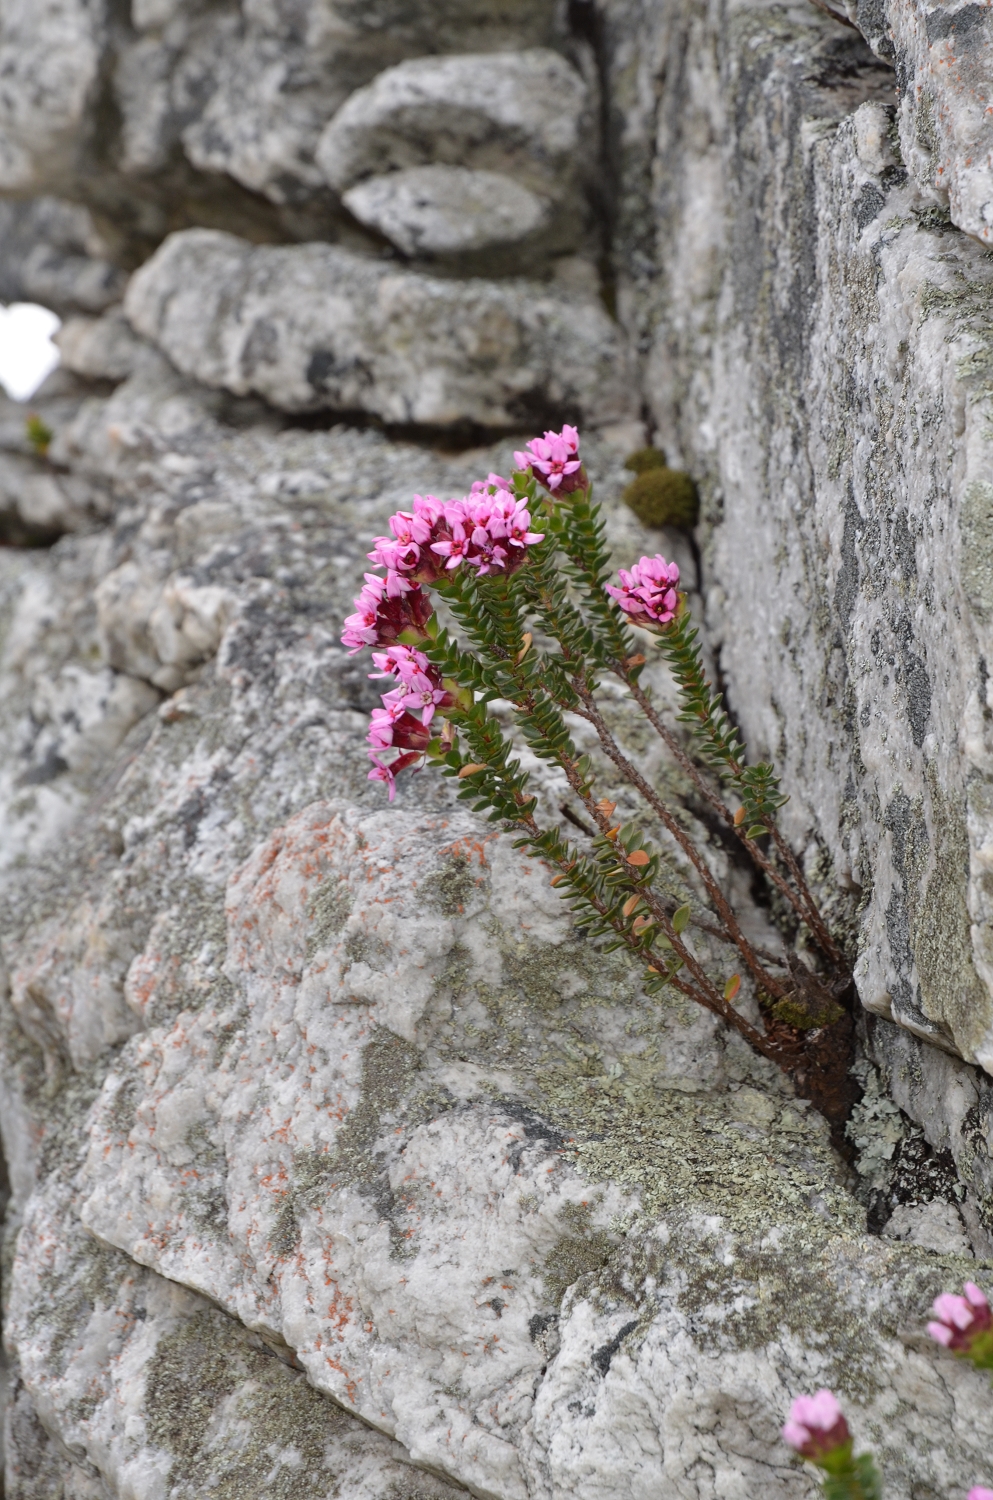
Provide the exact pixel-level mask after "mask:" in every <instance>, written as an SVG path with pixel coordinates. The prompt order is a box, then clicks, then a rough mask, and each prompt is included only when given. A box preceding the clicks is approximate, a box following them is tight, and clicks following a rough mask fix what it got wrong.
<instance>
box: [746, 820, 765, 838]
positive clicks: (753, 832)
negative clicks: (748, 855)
mask: <svg viewBox="0 0 993 1500" xmlns="http://www.w3.org/2000/svg"><path fill="white" fill-rule="evenodd" d="M768 832H769V830H768V828H767V827H766V826H765V824H764V823H753V824H752V826H751V828H746V829H745V838H746V839H759V838H761V837H762V835H763V834H764V833H768Z"/></svg>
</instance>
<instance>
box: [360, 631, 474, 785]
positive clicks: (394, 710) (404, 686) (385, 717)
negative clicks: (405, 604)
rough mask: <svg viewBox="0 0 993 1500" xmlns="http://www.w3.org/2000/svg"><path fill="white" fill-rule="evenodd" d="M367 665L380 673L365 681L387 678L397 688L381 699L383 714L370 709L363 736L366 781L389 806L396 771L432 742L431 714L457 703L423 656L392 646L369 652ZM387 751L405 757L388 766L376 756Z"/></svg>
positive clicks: (378, 710)
mask: <svg viewBox="0 0 993 1500" xmlns="http://www.w3.org/2000/svg"><path fill="white" fill-rule="evenodd" d="M372 659H373V661H374V662H375V663H376V666H377V667H379V671H378V672H370V673H369V676H370V677H388V678H391V679H392V680H393V681H394V682H395V683H396V687H394V688H392V689H391V690H390V691H389V692H388V693H384V694H383V706H382V708H374V709H373V711H372V722H371V723H370V725H369V733H368V735H367V736H366V738H367V740H368V741H369V744H370V745H371V746H372V749H371V750H370V751H369V755H370V757H371V759H372V762H373V768H372V770H371V771H370V772H369V780H370V781H384V782H385V783H386V785H387V787H388V789H389V793H390V801H391V802H392V801H393V798H394V797H395V796H396V773H397V771H402V770H404V769H405V768H406V767H407V766H411V765H413V764H414V762H415V761H416V760H419V759H420V757H421V756H422V755H423V754H424V751H425V750H426V749H427V747H428V745H429V744H430V742H431V739H432V736H433V731H432V729H431V727H430V726H431V720H432V719H433V718H434V714H435V710H436V709H439V708H452V707H454V704H455V701H456V700H455V696H454V694H453V693H451V692H449V691H448V689H447V688H446V687H445V686H444V685H443V683H442V680H441V676H440V674H439V672H438V669H437V668H436V667H433V666H432V665H431V663H430V662H429V661H428V659H427V657H426V656H425V655H424V652H423V651H414V650H412V648H411V647H410V646H404V645H400V644H397V645H393V646H390V647H389V648H388V649H387V650H386V651H377V652H374V653H373V658H372ZM389 749H395V750H400V751H402V752H404V753H402V754H401V755H399V756H397V757H396V759H395V760H393V761H391V762H390V764H389V765H387V764H385V763H384V762H383V761H381V760H380V758H379V753H380V751H382V750H389Z"/></svg>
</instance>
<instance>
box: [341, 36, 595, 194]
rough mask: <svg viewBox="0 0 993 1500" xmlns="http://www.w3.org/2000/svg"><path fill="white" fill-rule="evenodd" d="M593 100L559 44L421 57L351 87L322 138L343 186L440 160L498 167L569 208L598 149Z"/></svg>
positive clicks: (439, 161)
mask: <svg viewBox="0 0 993 1500" xmlns="http://www.w3.org/2000/svg"><path fill="white" fill-rule="evenodd" d="M592 106H593V100H592V98H591V96H590V91H589V89H588V87H587V85H586V83H585V81H584V79H583V78H582V77H581V75H580V74H579V73H577V71H576V70H575V69H574V68H573V67H572V66H570V64H569V63H568V62H566V60H565V58H563V57H561V56H560V55H559V54H558V53H556V52H551V51H549V50H547V49H544V48H533V49H531V50H529V51H527V52H508V53H500V54H494V55H491V56H480V55H476V56H473V55H468V56H460V57H420V58H415V59H413V60H412V61H410V62H404V63H400V64H399V66H397V67H395V68H388V69H387V70H386V71H385V72H383V73H380V74H379V76H378V77H377V78H376V79H375V80H374V81H373V82H372V83H371V84H369V85H367V87H365V88H363V89H357V90H356V91H355V93H354V94H352V95H351V97H350V98H349V99H348V101H347V103H345V104H344V105H343V106H342V108H341V109H340V110H339V111H338V113H337V114H336V115H335V117H334V119H333V120H332V121H331V123H330V124H329V125H328V127H327V129H326V130H325V132H324V134H323V135H322V137H321V141H320V145H319V146H318V150H317V161H318V165H319V166H320V167H321V169H322V170H323V172H324V174H325V176H326V177H327V179H328V181H329V182H330V183H331V185H332V187H334V188H336V189H337V190H338V191H339V192H343V191H344V190H345V189H346V188H349V187H352V186H353V185H354V184H355V183H356V182H360V181H362V180H364V179H365V178H368V177H379V176H382V175H383V174H384V173H385V172H389V171H403V170H405V169H407V168H410V167H420V166H430V165H434V164H442V165H446V166H463V167H472V168H477V169H479V170H482V171H493V172H500V173H503V174H505V175H507V176H509V177H513V178H515V179H516V180H517V181H519V182H520V183H522V184H523V185H524V186H525V187H529V188H531V189H532V190H534V191H536V192H538V193H542V194H545V195H549V194H551V195H554V196H555V197H556V198H558V199H559V200H560V201H565V200H568V201H570V206H572V207H573V209H575V202H574V201H573V200H574V199H575V196H576V188H577V184H579V183H581V182H582V181H583V179H584V177H588V175H589V172H590V167H591V165H592V158H593V157H594V156H595V145H594V130H593V118H592Z"/></svg>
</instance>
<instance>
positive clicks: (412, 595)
mask: <svg viewBox="0 0 993 1500" xmlns="http://www.w3.org/2000/svg"><path fill="white" fill-rule="evenodd" d="M433 614H434V610H433V609H432V608H431V603H430V601H429V599H428V596H427V594H425V592H424V590H423V589H422V588H421V586H420V584H419V583H411V582H410V581H409V579H407V578H403V577H402V576H401V575H400V574H399V573H395V572H392V571H391V572H389V573H387V575H386V577H385V578H380V576H379V574H378V573H367V574H366V575H365V583H364V584H363V586H362V592H361V593H360V594H359V596H358V598H357V599H356V600H355V613H354V614H353V615H349V616H348V618H347V619H346V620H345V628H344V630H343V631H342V633H341V642H342V645H343V646H347V647H348V649H349V653H350V655H352V656H354V655H355V653H356V651H361V650H362V648H363V646H389V645H391V644H392V643H393V642H394V641H395V640H397V639H398V638H399V637H400V636H401V635H404V634H406V635H413V636H415V637H417V638H418V639H419V640H422V641H426V640H427V639H428V633H427V629H426V626H427V622H428V620H430V618H431V616H432V615H433Z"/></svg>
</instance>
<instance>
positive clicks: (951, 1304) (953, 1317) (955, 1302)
mask: <svg viewBox="0 0 993 1500" xmlns="http://www.w3.org/2000/svg"><path fill="white" fill-rule="evenodd" d="M962 1291H963V1293H964V1294H965V1295H964V1296H962V1297H956V1296H955V1295H954V1294H953V1293H952V1292H943V1293H942V1294H941V1296H940V1297H936V1298H935V1299H934V1311H935V1313H936V1315H937V1318H936V1321H935V1322H932V1323H929V1324H928V1325H927V1331H928V1333H929V1334H930V1335H931V1337H932V1338H933V1339H936V1340H937V1341H938V1343H939V1344H943V1345H944V1346H945V1348H946V1349H951V1351H952V1353H953V1354H962V1355H964V1356H965V1357H966V1358H967V1359H972V1360H974V1361H975V1362H976V1363H977V1364H982V1365H986V1366H990V1365H993V1310H991V1309H990V1304H989V1302H988V1301H987V1300H986V1297H985V1296H984V1295H983V1293H982V1292H981V1291H980V1290H979V1287H978V1286H977V1285H976V1283H975V1282H974V1281H967V1282H966V1284H965V1286H964V1287H963V1288H962Z"/></svg>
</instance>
